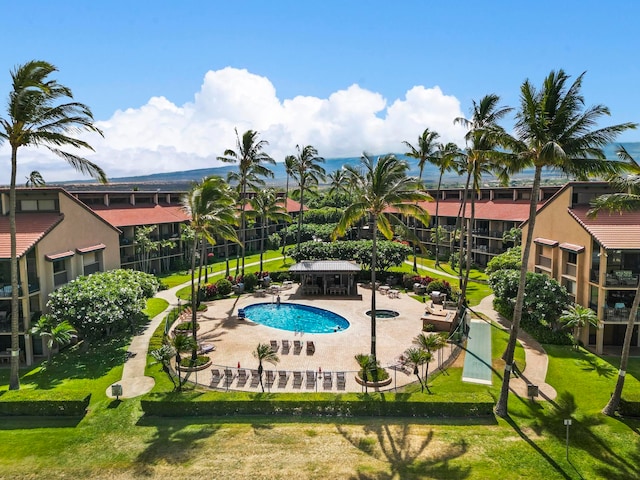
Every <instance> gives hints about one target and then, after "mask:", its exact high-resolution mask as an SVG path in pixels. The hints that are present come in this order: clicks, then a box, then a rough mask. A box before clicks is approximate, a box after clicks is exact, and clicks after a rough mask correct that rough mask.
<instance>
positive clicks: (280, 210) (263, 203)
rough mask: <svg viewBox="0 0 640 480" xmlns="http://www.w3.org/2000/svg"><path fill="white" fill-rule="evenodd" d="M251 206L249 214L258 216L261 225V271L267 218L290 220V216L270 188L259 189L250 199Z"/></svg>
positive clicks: (267, 224)
mask: <svg viewBox="0 0 640 480" xmlns="http://www.w3.org/2000/svg"><path fill="white" fill-rule="evenodd" d="M251 207H252V208H253V211H252V212H251V216H252V217H255V218H260V219H261V221H262V227H261V229H260V230H261V232H260V272H262V257H263V254H264V238H265V232H268V230H269V220H274V221H276V222H279V221H285V222H290V221H291V217H290V216H289V214H288V213H287V211H286V210H285V208H284V207H283V206H282V204H281V203H280V200H279V199H278V198H277V196H276V191H275V190H274V189H272V188H267V189H266V190H260V191H259V192H258V193H257V194H256V196H255V197H253V198H252V199H251Z"/></svg>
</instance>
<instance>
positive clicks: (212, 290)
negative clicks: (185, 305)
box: [204, 283, 218, 299]
mask: <svg viewBox="0 0 640 480" xmlns="http://www.w3.org/2000/svg"><path fill="white" fill-rule="evenodd" d="M217 295H218V286H217V285H214V284H212V283H209V284H208V285H207V286H206V287H204V296H205V298H206V299H211V298H215V297H216V296H217Z"/></svg>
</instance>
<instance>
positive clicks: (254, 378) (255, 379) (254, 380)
mask: <svg viewBox="0 0 640 480" xmlns="http://www.w3.org/2000/svg"><path fill="white" fill-rule="evenodd" d="M259 384H260V375H258V370H254V369H252V370H251V385H250V386H251V387H253V388H255V387H257V386H258V385H259Z"/></svg>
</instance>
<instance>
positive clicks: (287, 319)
mask: <svg viewBox="0 0 640 480" xmlns="http://www.w3.org/2000/svg"><path fill="white" fill-rule="evenodd" d="M244 311H245V315H246V317H247V318H248V319H249V320H251V321H252V322H256V323H260V324H262V325H266V326H267V327H273V328H279V329H280V330H288V331H290V332H305V333H334V332H337V331H342V330H346V329H347V328H349V322H348V321H347V319H346V318H344V317H342V316H340V315H338V314H337V313H333V312H330V311H329V310H324V309H323V308H317V307H310V306H307V305H296V304H295V303H281V304H280V305H276V304H275V303H255V304H253V305H249V306H248V307H245V308H244Z"/></svg>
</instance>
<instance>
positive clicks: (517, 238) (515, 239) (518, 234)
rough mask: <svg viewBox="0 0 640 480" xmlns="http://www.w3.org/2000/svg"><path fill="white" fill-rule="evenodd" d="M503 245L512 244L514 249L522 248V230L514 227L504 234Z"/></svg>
mask: <svg viewBox="0 0 640 480" xmlns="http://www.w3.org/2000/svg"><path fill="white" fill-rule="evenodd" d="M502 243H511V244H512V246H514V247H518V246H520V243H522V229H521V228H518V227H512V228H510V229H509V230H505V231H504V232H502Z"/></svg>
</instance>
